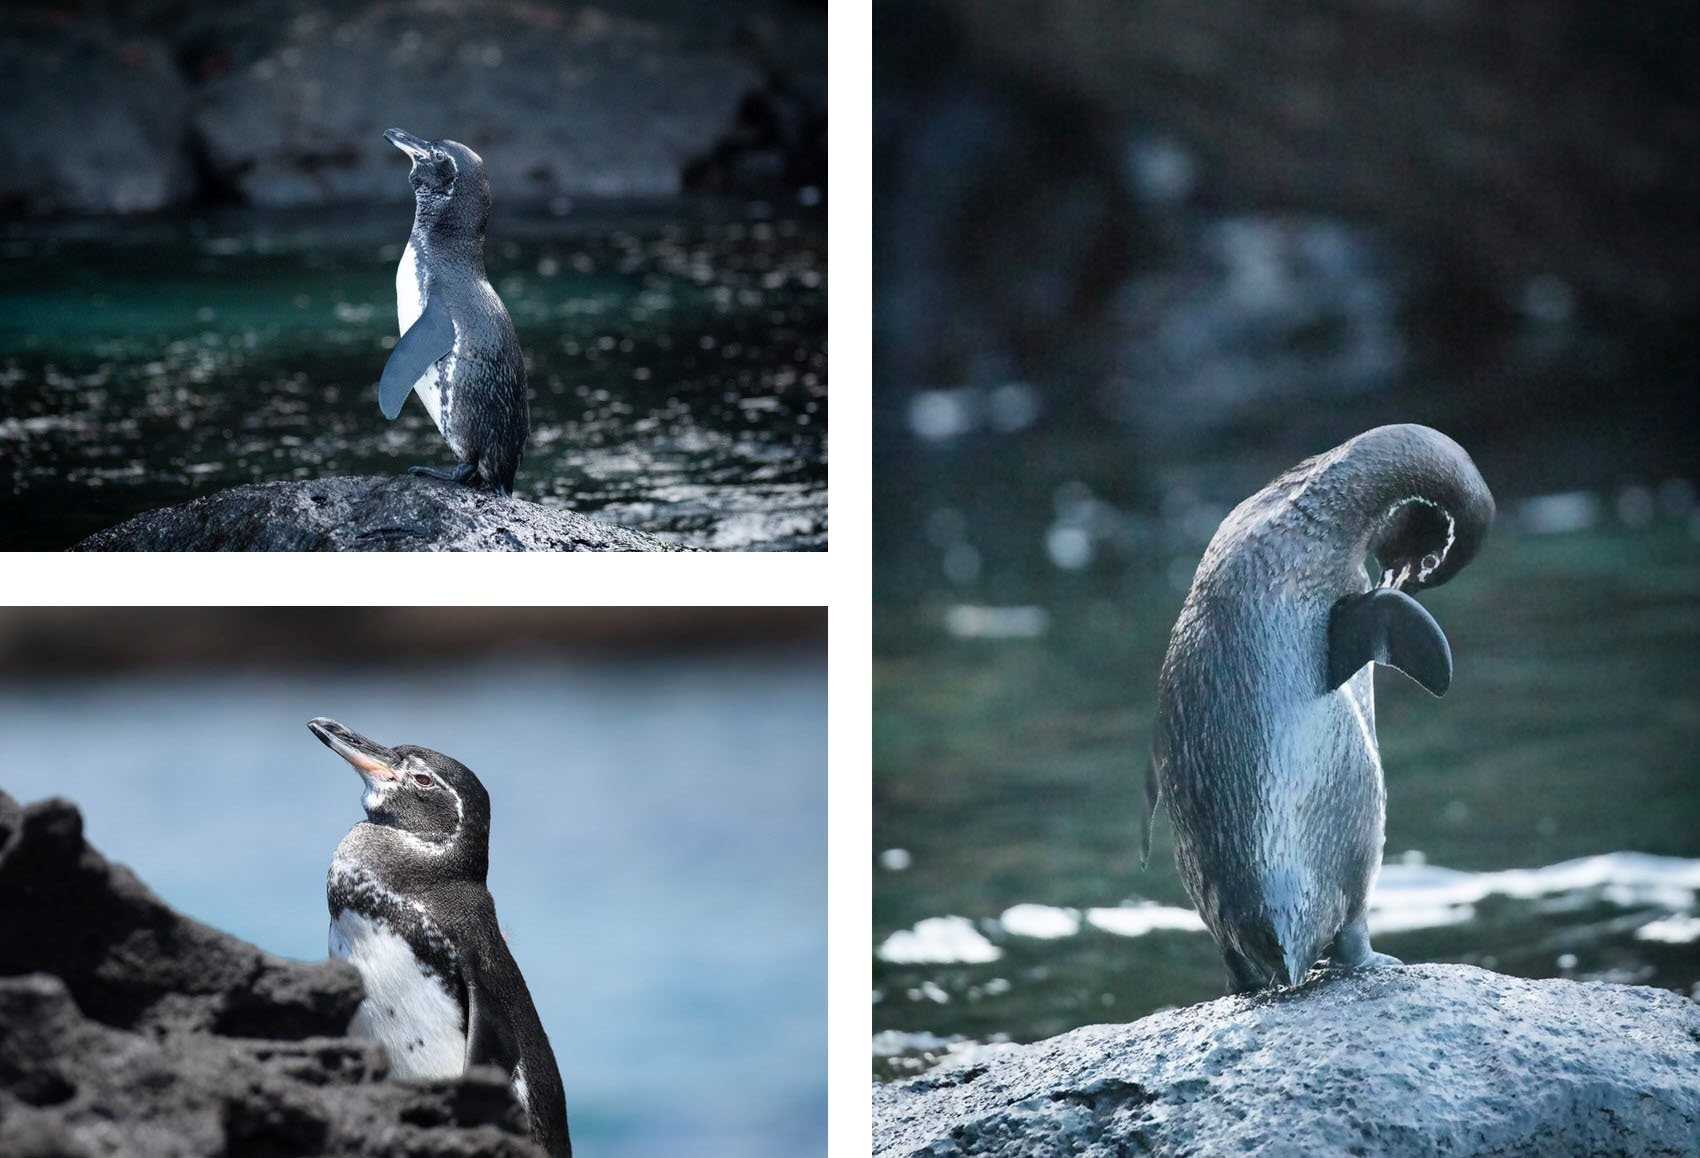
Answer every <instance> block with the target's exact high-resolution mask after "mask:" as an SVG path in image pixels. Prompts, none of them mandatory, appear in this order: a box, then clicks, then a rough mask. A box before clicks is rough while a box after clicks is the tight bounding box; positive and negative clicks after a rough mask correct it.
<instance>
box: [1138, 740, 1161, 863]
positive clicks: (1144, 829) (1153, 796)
mask: <svg viewBox="0 0 1700 1158" xmlns="http://www.w3.org/2000/svg"><path fill="white" fill-rule="evenodd" d="M1162 798H1163V786H1162V785H1161V784H1160V783H1158V781H1157V759H1156V757H1155V756H1153V757H1152V758H1151V759H1150V760H1148V761H1146V764H1145V817H1144V819H1143V821H1142V823H1141V824H1140V826H1139V867H1140V869H1141V871H1143V870H1145V869H1148V868H1150V867H1151V830H1152V828H1153V827H1155V826H1156V823H1157V804H1158V802H1159V801H1160V800H1162Z"/></svg>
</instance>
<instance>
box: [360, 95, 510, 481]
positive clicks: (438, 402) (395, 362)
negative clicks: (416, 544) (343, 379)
mask: <svg viewBox="0 0 1700 1158" xmlns="http://www.w3.org/2000/svg"><path fill="white" fill-rule="evenodd" d="M384 136H385V137H386V138H387V139H388V140H389V141H390V143H391V144H393V145H395V147H396V148H398V149H400V150H401V151H402V152H404V153H406V154H407V155H408V156H409V157H410V158H412V161H413V167H412V169H411V171H410V172H409V180H410V181H411V183H412V185H413V199H414V214H413V231H412V233H411V234H409V236H408V239H407V248H406V249H405V250H403V251H402V255H401V264H400V265H399V266H398V267H397V268H396V281H395V288H396V322H397V324H398V326H399V328H400V334H401V337H400V338H399V339H398V340H397V342H396V345H395V349H393V350H392V351H390V357H389V361H388V363H387V364H386V365H385V366H384V373H383V378H382V379H381V381H380V382H379V383H378V405H379V408H380V409H381V410H382V411H383V413H384V417H385V418H392V419H393V418H395V417H396V416H397V415H398V414H400V413H401V408H402V404H403V403H404V402H406V401H407V396H408V394H409V393H413V394H417V395H418V396H419V400H420V401H421V402H422V403H424V405H425V409H426V411H427V412H428V413H429V414H430V415H431V421H432V422H435V423H436V424H437V429H438V431H439V432H441V434H442V436H443V439H444V441H446V442H447V443H448V444H449V449H450V450H452V451H453V452H454V455H455V458H456V459H457V460H458V464H457V465H456V466H454V467H453V468H449V469H440V468H437V467H414V468H412V469H413V471H414V473H416V474H424V475H429V476H431V477H433V478H442V479H448V480H451V481H454V482H469V481H472V480H474V479H476V478H482V479H483V480H484V482H485V483H486V484H487V485H489V486H491V487H494V488H495V489H496V490H498V491H500V492H501V493H503V494H512V493H513V489H514V476H515V474H516V473H518V471H519V460H520V453H521V452H522V451H523V450H524V448H525V440H526V437H527V435H528V434H529V433H530V429H531V417H530V412H529V407H528V404H527V402H526V389H525V359H524V357H523V356H522V355H521V353H520V346H519V338H518V336H517V335H516V334H515V333H514V324H513V321H512V319H510V318H509V317H508V311H507V309H506V308H505V307H504V306H503V305H502V299H501V298H500V297H498V296H496V291H495V289H494V288H492V287H491V285H490V280H489V278H488V277H486V276H485V273H484V229H485V226H486V224H487V223H488V221H489V218H490V181H489V178H488V177H486V176H485V173H484V162H483V160H482V159H481V158H480V157H479V156H478V154H477V153H474V152H473V151H472V150H471V149H469V148H467V147H466V146H465V145H462V144H460V143H459V142H457V141H427V140H423V139H421V138H419V137H415V136H413V135H412V134H411V133H405V132H403V131H401V130H400V129H391V130H389V131H388V132H387V133H385V134H384Z"/></svg>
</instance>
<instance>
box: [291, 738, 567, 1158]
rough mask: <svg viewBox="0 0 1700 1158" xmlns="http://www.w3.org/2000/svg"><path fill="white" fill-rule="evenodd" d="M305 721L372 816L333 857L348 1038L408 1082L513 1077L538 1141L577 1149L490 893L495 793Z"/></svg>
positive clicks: (434, 763) (559, 1153) (425, 756)
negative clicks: (358, 986)
mask: <svg viewBox="0 0 1700 1158" xmlns="http://www.w3.org/2000/svg"><path fill="white" fill-rule="evenodd" d="M307 727H308V728H309V729H310V730H311V731H312V733H313V735H315V736H317V737H318V738H319V739H320V740H321V741H322V742H323V743H324V745H325V747H327V748H329V749H330V750H331V751H333V752H335V753H336V754H337V755H339V756H341V757H342V758H343V759H344V760H347V761H348V762H349V763H350V764H351V765H353V767H354V770H355V771H356V772H358V773H359V774H360V779H361V780H362V781H364V782H365V785H366V791H365V794H364V795H363V796H362V797H361V800H360V803H361V804H362V805H364V806H365V809H366V820H365V821H363V822H362V823H360V824H357V825H355V826H354V828H353V829H352V830H351V831H350V832H349V834H348V835H347V836H345V837H343V839H342V843H341V844H339V845H337V849H336V855H335V856H334V857H333V858H332V859H331V867H330V873H329V877H328V880H327V886H326V896H327V900H328V902H329V906H330V914H331V925H330V952H331V956H333V957H339V958H342V959H343V960H346V961H349V962H350V963H352V964H353V965H354V967H355V968H357V969H358V970H359V971H360V977H361V980H362V981H364V982H365V985H366V999H365V1000H364V1001H363V1002H361V1004H360V1008H359V1010H358V1011H357V1012H356V1014H355V1016H354V1022H353V1024H352V1025H351V1026H350V1032H351V1033H352V1034H354V1035H355V1036H356V1037H365V1038H369V1039H371V1040H373V1041H376V1042H377V1043H378V1044H380V1045H382V1046H383V1047H384V1052H385V1053H387V1054H388V1055H389V1059H390V1066H391V1072H392V1074H393V1075H394V1076H396V1077H399V1078H420V1079H425V1078H446V1077H457V1076H459V1075H460V1074H461V1073H463V1072H464V1071H465V1070H466V1068H467V1067H468V1066H472V1065H494V1066H498V1067H500V1068H501V1069H502V1070H503V1071H504V1072H505V1073H507V1075H508V1079H509V1082H510V1084H511V1085H512V1088H513V1091H514V1098H515V1100H516V1101H518V1102H519V1104H520V1107H521V1108H522V1109H523V1110H524V1111H525V1116H526V1120H527V1122H528V1124H529V1125H530V1128H531V1136H532V1138H533V1139H535V1140H536V1141H537V1142H538V1143H539V1144H540V1145H541V1146H542V1147H543V1148H544V1149H545V1150H546V1151H548V1153H549V1154H550V1155H552V1156H553V1158H567V1156H570V1155H571V1154H572V1142H571V1141H570V1140H569V1138H568V1135H567V1103H566V1095H565V1094H564V1093H563V1092H562V1089H561V1075H560V1071H559V1070H558V1069H556V1067H555V1054H554V1051H553V1050H551V1049H550V1047H549V1038H548V1036H547V1035H546V1034H545V1033H544V1032H543V1023H542V1021H541V1020H540V1019H539V1018H538V1016H537V1007H536V1006H534V1005H533V1004H532V1001H531V992H530V990H528V989H527V988H526V985H525V978H524V977H522V976H520V971H519V966H518V965H516V964H515V963H514V959H513V956H512V954H510V953H509V952H508V945H507V942H506V941H505V940H504V939H503V937H502V931H501V928H500V927H499V926H498V925H497V923H496V905H495V902H494V901H493V900H491V898H490V892H489V890H488V889H487V888H486V887H485V884H484V878H485V874H486V872H487V870H488V868H489V864H490V796H489V794H488V793H487V792H485V790H484V786H483V785H482V784H481V783H479V781H478V777H477V776H475V775H473V773H472V770H471V769H470V768H468V767H466V766H465V765H464V764H461V763H460V762H459V761H456V760H452V759H450V758H449V757H447V756H444V755H443V754H442V753H440V752H433V751H431V750H430V749H429V748H416V747H413V746H412V745H402V746H401V747H397V748H386V747H384V746H383V745H382V744H378V743H375V742H373V741H371V740H368V739H367V738H366V737H364V736H361V735H359V734H358V733H355V732H353V731H350V730H349V729H348V728H345V727H343V726H342V725H341V724H339V723H337V722H336V721H335V720H327V719H323V718H320V719H315V720H312V721H311V722H309V723H308V725H307Z"/></svg>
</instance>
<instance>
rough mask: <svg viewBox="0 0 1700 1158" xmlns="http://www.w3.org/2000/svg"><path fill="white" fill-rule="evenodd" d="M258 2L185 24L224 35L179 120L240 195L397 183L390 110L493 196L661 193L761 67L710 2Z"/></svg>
mask: <svg viewBox="0 0 1700 1158" xmlns="http://www.w3.org/2000/svg"><path fill="white" fill-rule="evenodd" d="M274 7H275V5H272V4H268V3H247V4H239V5H236V6H234V7H233V8H230V9H229V10H228V12H227V14H225V15H222V16H220V15H212V16H209V17H205V18H204V19H207V20H208V21H209V23H210V25H211V26H210V27H209V28H208V29H207V30H205V31H203V33H202V35H201V39H202V40H203V41H204V42H209V43H212V44H217V45H221V46H222V45H229V46H231V47H230V48H229V49H228V50H227V51H228V52H229V61H228V64H227V65H221V66H220V67H221V68H222V69H223V71H222V73H221V74H220V75H217V76H215V77H214V78H213V79H211V80H209V81H208V82H207V83H206V84H205V85H204V86H202V88H201V89H200V90H199V91H198V93H197V111H196V113H195V118H194V123H195V128H196V131H197V133H198V135H199V138H200V140H201V141H202V142H203V143H204V147H205V155H206V160H207V163H208V166H209V168H210V170H211V172H212V173H213V174H214V175H215V177H216V178H217V179H218V180H220V181H222V182H225V183H227V184H228V185H230V186H231V187H233V188H234V189H235V190H236V191H237V193H238V194H239V195H240V196H241V197H242V198H243V199H245V200H247V201H249V202H252V203H253V204H257V205H271V206H283V205H299V204H319V203H324V202H335V201H350V200H358V201H407V200H410V199H411V196H412V192H411V190H410V189H409V187H408V184H407V165H406V162H405V160H404V159H403V158H402V157H401V156H400V155H399V154H397V153H396V151H395V150H394V149H393V148H391V147H390V146H389V145H388V144H386V143H385V142H384V140H383V138H382V136H381V134H382V132H383V130H384V129H386V128H388V127H390V126H391V125H400V126H402V127H404V128H407V129H409V130H410V131H413V132H417V133H420V134H422V135H424V136H427V137H432V138H437V137H451V138H453V139H455V140H458V141H463V142H465V143H466V144H467V145H470V146H471V147H472V148H473V149H475V150H477V151H478V152H479V153H480V154H481V155H482V156H483V157H484V159H485V162H486V165H487V168H488V171H489V174H490V183H491V186H492V188H493V189H494V191H495V196H496V197H497V199H498V200H499V201H507V200H509V199H514V198H518V199H527V200H539V199H551V198H556V197H560V196H564V195H577V194H594V195H604V196H607V195H612V196H631V195H667V194H674V193H677V192H678V191H679V189H680V175H681V172H682V171H683V169H684V166H685V163H686V162H687V161H688V160H689V159H690V158H691V157H692V156H694V155H696V154H697V153H699V152H701V151H702V150H703V149H705V148H706V147H708V146H709V145H710V144H711V143H712V142H713V141H714V140H715V139H716V138H717V137H718V136H719V135H720V133H721V132H722V131H723V129H724V127H725V126H726V124H727V123H728V122H730V121H731V119H732V117H733V113H734V110H736V109H737V107H738V103H739V101H740V100H741V99H742V98H743V97H744V94H745V93H747V92H749V91H750V90H751V89H753V88H755V87H757V86H758V85H759V84H760V81H761V75H760V73H759V71H758V69H757V67H756V65H755V64H754V63H753V62H752V61H751V60H750V59H749V56H748V53H747V52H746V51H745V50H744V49H743V48H742V47H741V46H740V44H739V43H738V36H737V30H738V27H739V21H738V20H737V19H736V18H732V19H728V18H727V16H726V14H725V13H724V12H722V11H720V8H721V6H719V5H714V6H707V5H673V6H670V7H669V6H663V5H657V4H655V3H641V2H633V0H624V2H615V3H605V4H599V5H594V6H592V5H584V6H574V7H558V6H555V5H544V4H535V3H530V2H511V0H492V2H488V3H482V4H476V5H467V6H414V5H390V4H363V5H355V6H348V7H345V6H342V5H329V4H327V5H323V6H315V5H309V6H307V7H305V8H301V7H299V6H297V8H296V10H294V14H292V15H291V16H289V17H288V18H287V19H279V18H276V17H275V16H274V15H273V14H272V10H273V8H274ZM739 7H740V8H744V9H753V10H763V9H766V8H769V7H772V6H771V5H765V4H753V5H750V4H746V5H740V6H739ZM816 23H819V22H818V21H816ZM816 67H817V69H818V70H819V71H821V72H824V69H825V51H824V39H823V41H822V45H821V52H820V56H819V60H818V63H817V65H816ZM353 93H358V94H359V99H358V100H354V99H349V96H350V94H353Z"/></svg>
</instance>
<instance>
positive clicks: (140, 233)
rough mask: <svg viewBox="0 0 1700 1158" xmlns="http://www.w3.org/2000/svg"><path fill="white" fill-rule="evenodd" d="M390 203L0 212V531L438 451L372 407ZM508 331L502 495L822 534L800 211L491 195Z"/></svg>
mask: <svg viewBox="0 0 1700 1158" xmlns="http://www.w3.org/2000/svg"><path fill="white" fill-rule="evenodd" d="M410 223H411V212H410V209H409V207H407V206H397V207H393V208H389V209H381V210H379V209H374V210H360V211H352V210H327V211H321V212H313V213H287V214H279V213H262V212H259V211H253V210H231V211H228V212H221V213H215V214H204V215H200V216H196V217H191V218H182V219H170V220H161V219H147V220H142V221H137V222H128V221H119V222H114V221H80V222H79V221H73V222H60V223H49V224H27V223H15V224H10V225H7V226H5V227H3V228H0V549H12V550H16V549H57V548H63V547H68V546H70V545H71V544H73V543H75V542H76V541H77V540H79V539H81V538H82V537H83V536H85V535H87V534H89V533H91V532H93V531H96V530H99V529H101V528H103V527H107V526H110V525H112V524H114V523H116V522H119V521H121V520H122V519H124V518H127V517H129V516H131V515H134V514H137V513H140V512H142V511H144V510H148V509H151V508H154V507H158V506H162V505H166V504H170V503H176V502H182V501H185V500H188V499H190V498H194V497H197V496H199V495H203V494H207V493H210V492H212V491H214V490H218V489H222V488H224V487H229V486H234V485H237V484H240V483H246V482H257V481H264V480H270V479H302V478H313V477H319V476H324V475H331V474H351V473H397V472H400V471H402V470H404V469H405V468H406V467H408V466H409V465H412V464H415V463H428V464H434V465H446V464H447V463H448V459H449V458H450V455H449V452H448V450H447V447H446V446H445V445H444V444H443V442H442V439H441V437H440V436H439V435H438V434H437V432H436V429H435V427H433V426H432V424H431V421H430V418H429V417H428V416H427V415H426V414H425V411H424V408H423V407H422V406H421V405H420V404H419V403H418V402H417V401H412V402H409V404H408V406H407V408H406V409H405V410H404V412H403V415H402V417H401V419H399V420H398V421H397V422H395V423H387V422H385V421H384V420H383V417H382V416H381V415H380V414H379V413H378V408H377V402H376V383H377V379H378V376H379V374H380V373H381V372H382V369H383V365H384V361H385V359H386V358H387V356H388V347H389V345H390V344H392V343H393V340H394V337H395V325H396V320H395V289H394V279H395V267H396V263H397V262H398V260H399V258H400V255H401V250H402V246H403V244H404V243H405V241H406V238H407V231H408V227H409V225H410ZM487 261H488V266H489V272H490V277H491V281H492V283H493V284H494V285H495V286H496V288H497V290H498V292H499V293H500V294H501V295H502V298H503V300H504V302H505V303H506V304H507V307H508V310H509V312H510V313H511V314H512V315H513V319H514V323H515V326H516V328H517V329H518V331H519V336H520V342H521V345H522V346H523V347H524V349H525V352H526V359H527V364H528V377H529V383H530V389H531V420H532V436H531V440H530V442H529V444H528V445H527V448H526V453H525V458H524V460H523V462H522V464H521V467H520V475H519V480H518V483H517V492H518V493H519V494H520V495H522V496H524V497H527V498H531V499H535V500H537V501H540V502H542V503H545V504H548V505H554V506H562V507H567V508H571V509H573V510H576V511H580V512H583V513H586V514H591V515H596V516H600V517H603V518H607V519H610V520H613V521H616V522H621V523H624V524H627V525H630V526H636V527H640V528H642V529H645V530H649V531H652V532H655V533H658V534H661V535H663V536H666V537H669V538H673V539H677V540H681V541H684V542H687V543H690V544H693V545H696V546H703V547H711V548H721V549H819V548H821V547H824V546H825V540H826V462H825V446H826V418H827V400H826V351H825V341H826V288H825V276H826V237H825V222H824V217H823V216H822V215H821V214H819V213H818V212H810V213H803V212H800V211H797V210H793V209H783V208H782V209H775V208H774V207H771V206H765V205H760V204H745V203H741V202H720V201H699V200H680V201H672V202H662V203H655V204H646V205H588V206H584V207H574V208H572V209H571V210H570V211H569V212H566V213H564V214H560V215H557V214H552V213H547V212H535V213H522V212H517V211H516V212H513V213H504V212H503V211H502V209H501V207H500V206H498V209H497V216H496V217H495V219H494V220H493V221H492V222H491V226H490V241H489V247H488V253H487Z"/></svg>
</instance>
